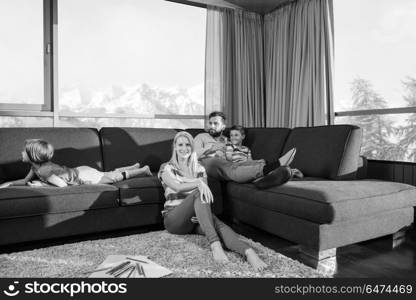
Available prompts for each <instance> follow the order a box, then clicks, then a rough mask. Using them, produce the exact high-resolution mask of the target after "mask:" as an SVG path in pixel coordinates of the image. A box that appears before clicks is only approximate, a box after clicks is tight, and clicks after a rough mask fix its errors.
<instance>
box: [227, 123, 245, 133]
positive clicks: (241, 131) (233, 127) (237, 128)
mask: <svg viewBox="0 0 416 300" xmlns="http://www.w3.org/2000/svg"><path fill="white" fill-rule="evenodd" d="M231 130H238V131H240V133H241V135H246V129H245V128H244V127H243V126H241V125H233V126H231V128H230V132H231Z"/></svg>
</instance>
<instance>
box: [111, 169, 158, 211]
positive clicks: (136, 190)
mask: <svg viewBox="0 0 416 300" xmlns="http://www.w3.org/2000/svg"><path fill="white" fill-rule="evenodd" d="M114 186H116V187H118V188H119V189H120V205H122V206H126V205H136V204H150V203H161V204H163V203H164V202H165V196H164V193H163V187H162V184H161V183H160V180H159V179H158V178H157V177H156V176H151V177H137V178H131V179H127V180H124V181H121V182H118V183H115V184H114Z"/></svg>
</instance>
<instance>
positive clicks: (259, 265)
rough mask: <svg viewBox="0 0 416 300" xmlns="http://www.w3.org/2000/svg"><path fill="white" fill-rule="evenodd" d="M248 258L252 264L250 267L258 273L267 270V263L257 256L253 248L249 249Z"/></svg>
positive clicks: (247, 251)
mask: <svg viewBox="0 0 416 300" xmlns="http://www.w3.org/2000/svg"><path fill="white" fill-rule="evenodd" d="M246 257H247V261H248V262H249V263H250V265H251V266H252V267H253V268H254V270H255V271H256V272H260V271H263V270H264V269H265V268H267V265H266V263H265V262H264V261H262V260H261V258H260V257H259V256H258V255H257V253H256V252H254V250H253V249H252V248H248V249H247V250H246Z"/></svg>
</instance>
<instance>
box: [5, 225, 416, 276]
mask: <svg viewBox="0 0 416 300" xmlns="http://www.w3.org/2000/svg"><path fill="white" fill-rule="evenodd" d="M230 225H231V227H233V229H234V230H235V231H236V232H238V233H240V234H242V235H244V236H246V237H248V238H251V239H253V240H255V241H257V242H260V243H261V244H263V245H264V246H266V247H269V248H271V249H273V250H275V251H276V252H279V253H281V254H283V255H285V256H288V257H290V258H292V259H295V260H298V261H301V262H302V260H303V258H302V255H301V254H300V253H299V251H298V246H297V245H295V244H293V243H291V242H289V241H287V240H284V239H281V238H278V237H276V236H274V235H271V234H268V233H267V232H264V231H262V230H258V229H256V228H254V227H252V226H248V225H245V224H242V223H238V224H234V223H233V224H230ZM161 229H163V228H162V226H161V225H155V226H148V227H142V228H139V229H128V230H121V231H116V232H108V233H102V234H98V235H97V234H93V235H84V236H79V237H71V238H61V239H56V240H49V241H42V242H33V243H25V244H22V245H13V246H8V247H1V248H0V253H10V252H15V251H24V250H30V249H36V248H40V247H48V246H53V245H57V244H62V243H73V242H77V241H82V240H88V239H101V238H110V237H117V236H123V235H130V234H137V233H144V232H148V231H153V230H161ZM337 251H338V252H337V257H336V259H335V260H334V261H333V262H332V263H331V264H330V266H332V267H333V268H334V269H333V270H332V271H333V276H334V277H350V278H351V277H352V278H365V277H384V278H386V277H388V278H416V229H414V228H413V229H411V230H409V231H408V232H407V234H406V241H405V242H404V243H403V244H402V245H400V246H398V247H397V248H395V249H391V237H389V236H387V237H383V238H379V239H375V240H371V241H366V242H362V243H358V244H354V245H349V246H346V247H342V248H339V249H338V250H337Z"/></svg>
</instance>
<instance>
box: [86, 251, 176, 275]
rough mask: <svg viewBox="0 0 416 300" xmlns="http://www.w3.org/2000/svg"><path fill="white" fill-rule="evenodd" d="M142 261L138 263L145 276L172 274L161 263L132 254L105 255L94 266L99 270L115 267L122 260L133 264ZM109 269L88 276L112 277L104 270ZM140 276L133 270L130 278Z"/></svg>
mask: <svg viewBox="0 0 416 300" xmlns="http://www.w3.org/2000/svg"><path fill="white" fill-rule="evenodd" d="M129 258H132V259H134V260H129ZM135 260H139V261H144V262H146V263H140V265H141V266H142V267H143V269H144V272H145V273H146V277H148V278H160V277H164V276H167V275H169V274H172V271H171V270H169V269H166V268H164V267H162V266H161V265H158V264H157V263H155V262H153V261H151V260H150V259H148V258H147V257H146V256H132V255H109V256H107V257H106V259H105V260H104V261H103V262H102V263H101V264H100V265H99V266H98V267H97V268H96V270H101V269H104V268H107V267H115V266H117V265H119V264H121V263H122V262H124V261H129V262H130V263H131V264H132V265H133V266H134V265H135V264H136V263H137V261H135ZM108 270H109V269H106V270H102V271H98V272H93V273H91V275H90V276H89V278H114V276H113V275H110V274H107V273H106V272H107V271H108ZM128 273H129V272H126V273H125V274H123V275H122V276H120V277H121V278H125V277H127V275H128ZM139 277H142V276H139V274H138V273H137V272H136V270H135V272H133V274H131V276H130V278H139Z"/></svg>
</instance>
